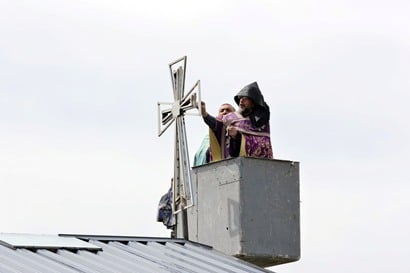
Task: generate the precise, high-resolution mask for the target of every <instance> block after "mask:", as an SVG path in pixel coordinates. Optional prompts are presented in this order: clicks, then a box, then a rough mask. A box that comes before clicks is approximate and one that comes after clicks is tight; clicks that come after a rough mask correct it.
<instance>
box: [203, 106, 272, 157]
mask: <svg viewBox="0 0 410 273" xmlns="http://www.w3.org/2000/svg"><path fill="white" fill-rule="evenodd" d="M216 121H217V127H216V128H215V130H210V131H211V134H210V140H211V154H212V160H213V161H215V160H220V159H224V158H229V157H234V156H250V157H259V158H273V153H272V145H271V141H270V128H269V123H266V124H264V125H262V126H261V127H255V126H254V125H253V124H252V122H251V120H250V118H249V117H243V116H242V115H241V114H239V113H236V112H235V113H229V114H227V115H226V116H224V117H223V119H222V120H221V119H219V118H217V119H216ZM228 126H233V127H235V128H236V129H237V131H238V132H239V133H240V137H239V138H231V137H229V136H227V132H226V128H227V127H228Z"/></svg>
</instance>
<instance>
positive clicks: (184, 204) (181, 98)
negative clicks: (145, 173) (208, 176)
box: [158, 56, 201, 213]
mask: <svg viewBox="0 0 410 273" xmlns="http://www.w3.org/2000/svg"><path fill="white" fill-rule="evenodd" d="M186 60H187V57H186V56H184V57H182V58H180V59H178V60H176V61H174V62H172V63H170V64H169V69H170V72H171V80H172V89H173V91H174V102H173V103H168V102H158V136H161V135H162V134H163V133H164V132H165V130H167V129H168V127H169V126H170V125H171V124H172V123H173V122H174V121H175V148H174V180H173V184H172V185H173V189H172V192H173V211H174V213H178V212H180V211H181V210H183V209H185V208H188V207H190V206H193V205H194V198H193V194H192V191H193V189H192V179H191V167H190V163H189V153H188V143H187V137H186V130H185V119H184V116H185V115H199V116H200V115H201V107H200V105H201V86H200V81H199V80H198V81H197V82H196V84H195V85H194V86H193V87H192V88H191V90H190V91H189V92H188V93H187V94H186V95H184V88H185V71H186ZM170 105H172V107H171V108H169V106H170ZM164 107H168V108H165V109H164ZM193 109H196V111H195V112H194V113H192V111H191V112H188V111H189V110H193Z"/></svg>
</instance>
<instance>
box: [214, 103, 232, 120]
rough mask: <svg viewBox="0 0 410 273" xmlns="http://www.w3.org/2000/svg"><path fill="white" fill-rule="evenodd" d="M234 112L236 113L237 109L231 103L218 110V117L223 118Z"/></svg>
mask: <svg viewBox="0 0 410 273" xmlns="http://www.w3.org/2000/svg"><path fill="white" fill-rule="evenodd" d="M232 112H235V108H234V107H233V106H232V105H231V104H229V103H224V104H222V105H221V106H220V107H219V109H218V116H221V117H222V116H225V115H227V114H229V113H232Z"/></svg>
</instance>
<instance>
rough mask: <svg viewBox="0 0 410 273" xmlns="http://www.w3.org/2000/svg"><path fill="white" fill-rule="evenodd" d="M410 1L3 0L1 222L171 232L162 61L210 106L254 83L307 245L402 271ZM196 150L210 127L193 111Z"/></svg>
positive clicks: (373, 268) (40, 229) (335, 260)
mask: <svg viewBox="0 0 410 273" xmlns="http://www.w3.org/2000/svg"><path fill="white" fill-rule="evenodd" d="M409 13H410V4H409V2H408V1H404V0H403V1H394V0H390V1H370V0H363V1H360V0H356V1H335V0H331V1H315V0H313V1H301V0H300V1H292V0H290V1H272V0H270V1H247V0H244V1H233V0H229V1H228V0H225V1H210V0H208V1H202V2H201V3H196V2H195V1H182V0H179V1H126V0H116V1H112V0H98V1H97V0H83V1H68V0H50V1H45V0H38V1H28V0H26V1H23V0H0V37H1V39H0V183H1V184H0V185H1V198H0V215H1V219H0V232H14V233H37V234H56V233H81V234H114V235H135V236H168V235H169V232H168V231H167V230H166V229H165V228H164V227H163V226H162V224H160V223H156V222H155V217H156V210H157V203H158V200H159V198H160V196H161V195H162V194H163V193H164V192H165V191H166V190H167V189H168V186H169V183H170V177H171V176H172V172H173V132H172V131H169V132H166V133H165V134H164V135H163V136H162V137H161V138H158V137H157V121H156V118H157V116H156V103H157V102H158V101H171V98H172V91H171V81H170V76H169V70H168V63H170V62H171V61H173V60H175V59H177V58H179V57H182V56H184V55H187V56H188V74H187V82H186V86H187V87H191V86H192V85H193V84H194V83H195V81H196V80H198V79H200V80H201V85H202V96H203V99H204V100H205V101H206V102H207V105H208V109H210V110H211V109H215V110H216V109H217V107H218V106H219V104H220V103H222V102H231V103H233V96H234V95H235V94H236V93H237V92H238V91H239V89H240V88H242V87H243V86H244V85H246V84H248V83H250V82H253V81H258V83H259V86H260V88H261V90H262V92H263V94H264V96H265V99H266V101H267V102H268V104H269V105H270V108H271V133H272V143H273V147H274V155H275V157H276V158H278V159H286V160H294V161H300V162H301V174H300V175H301V200H302V203H301V222H302V226H301V231H302V258H301V260H300V261H299V262H296V263H292V264H286V265H282V266H277V267H274V268H272V270H275V271H277V272H284V273H285V272H315V273H320V272H324V273H325V272H326V273H328V272H334V273H337V272H358V273H359V272H360V273H361V272H386V271H389V272H395V273H404V272H406V273H407V272H409V269H410V265H409V263H408V257H407V256H408V249H409V245H410V236H409V230H410V219H409V216H408V215H409V212H408V211H409V209H410V201H409V198H408V196H409V194H410V186H409V183H408V178H407V176H408V175H407V171H406V168H407V167H408V166H407V165H408V162H409V152H410V147H409V141H408V139H409V137H410V127H409V122H408V116H409V115H410V110H409V107H408V103H409V97H410V96H409V89H410V19H409V18H410V17H409ZM187 131H188V141H189V145H190V153H191V155H192V154H193V153H194V152H195V149H196V148H197V147H198V146H199V144H200V142H201V140H202V137H203V136H204V135H205V133H206V132H207V129H206V126H205V125H204V123H203V122H202V120H201V119H200V118H199V117H188V118H187Z"/></svg>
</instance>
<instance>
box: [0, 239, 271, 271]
mask: <svg viewBox="0 0 410 273" xmlns="http://www.w3.org/2000/svg"><path fill="white" fill-rule="evenodd" d="M0 272H2V273H31V272H36V273H38V272H41V273H56V272H61V273H78V272H81V273H100V272H101V273H102V272H104V273H105V272H107V273H122V272H130V273H131V272H142V273H144V272H155V273H160V272H173V273H177V272H192V273H196V272H203V273H209V272H232V273H233V272H235V273H236V272H243V273H245V272H246V273H249V272H271V271H268V270H266V269H263V268H260V267H257V266H255V265H252V264H250V263H247V262H245V261H242V260H240V259H238V258H235V257H231V256H227V255H225V254H223V253H221V252H218V251H216V250H214V249H212V248H211V247H209V246H206V245H202V244H198V243H194V242H191V241H187V240H184V239H171V238H153V237H128V236H100V235H30V234H6V233H2V234H0Z"/></svg>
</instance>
